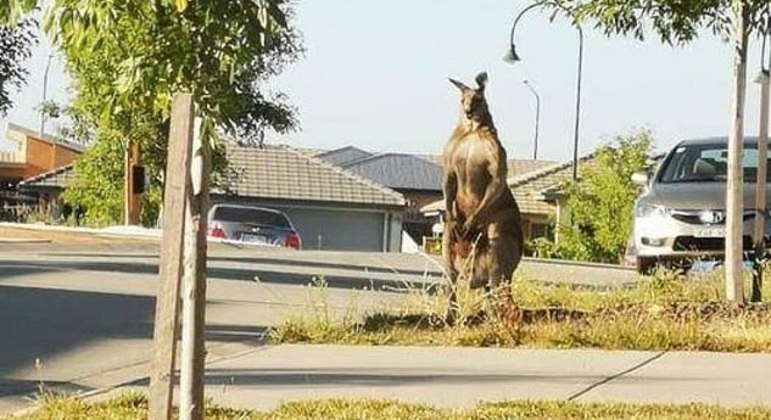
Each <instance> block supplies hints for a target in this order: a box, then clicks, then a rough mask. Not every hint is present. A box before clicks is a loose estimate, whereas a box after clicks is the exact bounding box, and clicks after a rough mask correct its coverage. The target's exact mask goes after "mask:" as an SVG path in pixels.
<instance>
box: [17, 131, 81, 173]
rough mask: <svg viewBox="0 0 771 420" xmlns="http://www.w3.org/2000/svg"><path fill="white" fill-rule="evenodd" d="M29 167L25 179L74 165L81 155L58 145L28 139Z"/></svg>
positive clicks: (32, 138) (25, 171)
mask: <svg viewBox="0 0 771 420" xmlns="http://www.w3.org/2000/svg"><path fill="white" fill-rule="evenodd" d="M26 151H27V165H26V168H25V170H24V177H25V178H29V177H33V176H35V175H39V174H42V173H44V172H48V171H50V170H53V169H56V168H59V167H61V166H64V165H68V164H70V163H72V162H73V161H74V160H75V159H76V158H77V157H78V156H79V153H78V152H75V151H72V150H70V149H67V148H66V147H62V146H59V145H56V144H51V143H49V142H45V141H41V140H38V139H36V138H34V137H27V140H26Z"/></svg>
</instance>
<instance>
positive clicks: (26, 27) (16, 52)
mask: <svg viewBox="0 0 771 420" xmlns="http://www.w3.org/2000/svg"><path fill="white" fill-rule="evenodd" d="M1 7H2V6H0V22H2V21H3V18H2V13H3V11H2V8H1ZM35 27H36V23H35V21H34V20H30V19H25V20H22V21H21V22H19V23H18V24H17V25H14V26H11V25H4V24H2V23H0V117H2V116H4V115H5V114H6V113H7V112H8V110H9V109H10V108H11V105H13V104H12V102H11V95H12V93H13V91H16V90H19V89H20V88H21V87H22V85H23V84H24V82H25V80H26V78H27V75H28V74H29V72H28V71H27V69H26V68H25V67H24V62H25V61H26V60H28V59H29V58H30V56H31V54H32V50H31V47H32V44H33V43H35V41H36V38H35V35H34V33H33V31H32V29H33V28H35Z"/></svg>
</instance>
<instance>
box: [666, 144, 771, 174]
mask: <svg viewBox="0 0 771 420" xmlns="http://www.w3.org/2000/svg"><path fill="white" fill-rule="evenodd" d="M664 165H665V166H664V168H663V170H662V172H661V176H660V178H659V182H661V183H665V184H668V183H680V182H725V181H726V179H727V177H728V150H727V148H726V145H725V144H719V143H718V144H697V145H688V146H681V147H678V148H677V149H675V151H674V152H673V154H672V155H671V156H670V157H669V159H668V160H667V161H666V162H664ZM767 165H768V163H767ZM742 167H743V169H744V181H745V182H755V180H756V179H757V172H758V150H757V146H756V145H755V144H745V145H744V154H743V156H742ZM767 167H768V166H767ZM769 181H771V171H768V172H767V175H766V182H769Z"/></svg>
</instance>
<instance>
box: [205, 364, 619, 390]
mask: <svg viewBox="0 0 771 420" xmlns="http://www.w3.org/2000/svg"><path fill="white" fill-rule="evenodd" d="M604 378H605V376H602V375H599V374H598V375H586V376H584V375H556V374H555V375H548V374H496V373H485V374H480V373H468V372H463V371H459V372H458V373H413V372H409V371H407V370H406V369H405V370H399V369H392V368H382V369H373V368H364V369H345V368H331V369H209V370H207V371H206V379H205V383H206V384H207V385H222V384H228V385H235V386H238V385H250V386H265V387H280V386H286V387H296V386H308V387H313V386H336V385H346V386H350V385H360V386H403V385H415V384H421V383H426V384H432V383H434V384H435V383H441V384H443V385H450V384H459V385H468V384H472V383H496V382H522V383H527V382H553V383H576V382H589V381H599V380H602V379H604Z"/></svg>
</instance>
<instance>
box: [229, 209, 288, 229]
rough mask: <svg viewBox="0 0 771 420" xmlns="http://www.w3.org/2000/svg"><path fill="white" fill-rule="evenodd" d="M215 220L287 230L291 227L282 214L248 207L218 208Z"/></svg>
mask: <svg viewBox="0 0 771 420" xmlns="http://www.w3.org/2000/svg"><path fill="white" fill-rule="evenodd" d="M214 220H220V221H223V222H236V223H245V224H250V225H252V224H254V225H261V226H274V227H280V228H287V229H288V228H289V227H290V226H289V221H288V220H287V219H286V217H284V215H282V214H280V213H275V212H272V211H264V210H260V209H255V208H248V207H228V206H221V207H217V209H216V210H215V211H214Z"/></svg>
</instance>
